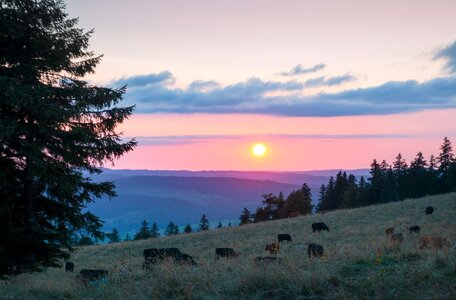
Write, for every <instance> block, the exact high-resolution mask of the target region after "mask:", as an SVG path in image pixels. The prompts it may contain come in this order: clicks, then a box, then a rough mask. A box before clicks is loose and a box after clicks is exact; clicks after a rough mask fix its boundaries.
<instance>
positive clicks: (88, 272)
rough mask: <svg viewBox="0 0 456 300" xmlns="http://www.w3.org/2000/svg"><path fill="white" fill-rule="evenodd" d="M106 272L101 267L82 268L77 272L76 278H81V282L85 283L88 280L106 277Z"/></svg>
mask: <svg viewBox="0 0 456 300" xmlns="http://www.w3.org/2000/svg"><path fill="white" fill-rule="evenodd" d="M108 274H109V272H108V271H106V270H102V269H94V270H92V269H82V270H81V271H80V272H79V275H77V276H76V278H77V279H79V280H81V281H82V283H84V284H85V285H87V283H88V282H96V281H99V280H105V279H106V278H107V277H108Z"/></svg>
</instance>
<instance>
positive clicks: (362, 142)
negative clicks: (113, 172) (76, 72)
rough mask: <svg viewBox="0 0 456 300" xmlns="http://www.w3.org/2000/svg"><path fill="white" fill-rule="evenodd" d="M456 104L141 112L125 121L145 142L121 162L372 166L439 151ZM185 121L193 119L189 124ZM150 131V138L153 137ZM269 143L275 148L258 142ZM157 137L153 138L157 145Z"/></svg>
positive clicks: (211, 166)
mask: <svg viewBox="0 0 456 300" xmlns="http://www.w3.org/2000/svg"><path fill="white" fill-rule="evenodd" d="M452 119H453V120H454V119H456V110H455V109H453V110H433V111H426V112H418V113H408V114H401V115H388V116H358V117H332V118H297V117H295V118H288V117H274V116H261V115H173V114H168V115H147V114H142V115H141V114H140V115H135V116H133V117H132V118H131V120H129V121H127V123H126V124H125V126H124V128H123V129H124V132H125V135H126V136H135V137H138V140H139V142H140V143H139V147H138V148H137V149H136V150H135V151H133V152H131V153H129V154H127V155H125V156H124V157H123V158H121V159H120V160H119V161H118V162H117V163H116V165H115V168H132V169H163V170H166V169H168V170H173V169H179V170H276V171H277V170H288V171H291V170H293V171H298V170H315V169H332V168H344V169H354V168H367V167H368V166H369V164H370V163H371V162H372V159H373V158H377V159H380V160H382V159H386V160H387V161H388V162H391V161H392V160H393V159H394V157H395V156H396V155H397V154H398V153H399V152H401V153H402V155H403V157H405V158H406V159H407V160H408V161H409V160H411V159H413V157H414V156H415V155H416V153H417V152H418V151H422V152H423V153H424V154H425V155H426V157H429V156H430V155H431V154H434V155H437V154H438V153H439V146H440V145H441V143H442V140H443V137H445V136H449V137H450V138H451V137H454V136H456V122H449V120H452ZM181 124H185V126H182V125H181ZM148 137H149V138H148ZM255 143H264V144H265V145H266V146H267V149H268V151H267V153H266V155H265V156H264V157H260V158H259V157H255V156H254V155H253V154H252V152H251V148H252V146H253V145H254V144H255ZM150 144H152V145H150Z"/></svg>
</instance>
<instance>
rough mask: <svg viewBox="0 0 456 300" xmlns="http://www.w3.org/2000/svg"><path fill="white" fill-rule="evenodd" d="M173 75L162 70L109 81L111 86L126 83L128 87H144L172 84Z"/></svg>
mask: <svg viewBox="0 0 456 300" xmlns="http://www.w3.org/2000/svg"><path fill="white" fill-rule="evenodd" d="M174 80H175V79H174V76H173V74H172V73H171V72H169V71H163V72H161V73H158V74H148V75H136V76H130V77H122V78H120V79H117V80H114V81H113V82H111V85H112V86H122V85H125V84H128V87H129V88H135V87H146V86H151V85H157V84H164V83H167V84H172V83H174Z"/></svg>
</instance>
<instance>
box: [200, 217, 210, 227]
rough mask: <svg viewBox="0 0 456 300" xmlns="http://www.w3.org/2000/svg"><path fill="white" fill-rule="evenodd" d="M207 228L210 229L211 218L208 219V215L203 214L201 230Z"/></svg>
mask: <svg viewBox="0 0 456 300" xmlns="http://www.w3.org/2000/svg"><path fill="white" fill-rule="evenodd" d="M205 230H209V220H208V219H207V217H206V215H202V216H201V220H200V223H199V231H205Z"/></svg>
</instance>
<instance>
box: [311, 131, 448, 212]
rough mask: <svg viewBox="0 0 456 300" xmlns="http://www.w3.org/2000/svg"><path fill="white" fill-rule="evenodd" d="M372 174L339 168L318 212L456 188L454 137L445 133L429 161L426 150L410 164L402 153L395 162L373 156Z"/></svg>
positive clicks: (321, 195) (324, 187)
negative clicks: (426, 157)
mask: <svg viewBox="0 0 456 300" xmlns="http://www.w3.org/2000/svg"><path fill="white" fill-rule="evenodd" d="M369 173H370V177H369V178H368V179H367V180H365V179H364V177H361V179H360V180H359V181H358V180H357V178H356V177H355V176H354V175H353V174H348V175H347V173H346V172H342V171H341V172H339V173H338V174H337V175H336V177H335V178H334V177H331V178H330V179H329V182H328V184H327V185H322V186H321V188H320V192H319V203H318V205H317V212H322V211H329V210H335V209H340V208H353V207H360V206H367V205H372V204H379V203H387V202H393V201H400V200H404V199H409V198H419V197H423V196H426V195H436V194H442V193H449V192H453V191H456V160H455V156H454V153H453V148H452V145H451V141H450V140H449V139H448V138H447V137H445V138H444V140H443V144H442V145H441V147H440V154H439V155H438V156H437V157H435V156H433V155H431V156H430V158H429V160H428V161H427V160H426V159H425V158H424V156H423V153H422V152H418V153H417V154H416V156H415V158H414V159H413V160H412V161H411V162H410V164H407V162H406V161H405V159H404V158H403V157H402V155H401V154H400V153H399V154H398V155H397V156H396V158H395V160H394V162H393V163H392V164H388V163H387V162H386V161H385V160H383V161H382V162H380V163H379V162H378V161H377V160H376V159H374V160H373V162H372V164H371V166H370V172H369Z"/></svg>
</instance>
